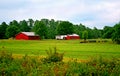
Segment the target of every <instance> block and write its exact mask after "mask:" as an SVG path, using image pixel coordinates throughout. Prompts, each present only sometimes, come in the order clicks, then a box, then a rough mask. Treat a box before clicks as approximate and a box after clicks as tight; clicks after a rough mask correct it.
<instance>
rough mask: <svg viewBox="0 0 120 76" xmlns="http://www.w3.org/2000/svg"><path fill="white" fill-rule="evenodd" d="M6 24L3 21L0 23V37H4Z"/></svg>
mask: <svg viewBox="0 0 120 76" xmlns="http://www.w3.org/2000/svg"><path fill="white" fill-rule="evenodd" d="M7 27H8V25H7V24H6V23H5V22H2V24H1V25H0V39H3V38H6V35H5V32H6V29H7Z"/></svg>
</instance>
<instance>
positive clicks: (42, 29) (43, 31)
mask: <svg viewBox="0 0 120 76" xmlns="http://www.w3.org/2000/svg"><path fill="white" fill-rule="evenodd" d="M33 31H34V32H35V33H36V34H38V35H39V36H40V38H41V39H45V38H46V35H47V27H46V25H45V24H44V23H43V22H42V21H38V20H37V21H35V26H34V28H33Z"/></svg>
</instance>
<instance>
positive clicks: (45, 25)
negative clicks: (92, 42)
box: [0, 19, 120, 43]
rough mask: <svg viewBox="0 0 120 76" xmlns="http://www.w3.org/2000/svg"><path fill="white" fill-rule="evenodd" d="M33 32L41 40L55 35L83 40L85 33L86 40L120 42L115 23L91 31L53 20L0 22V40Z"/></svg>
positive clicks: (118, 25)
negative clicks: (74, 36)
mask: <svg viewBox="0 0 120 76" xmlns="http://www.w3.org/2000/svg"><path fill="white" fill-rule="evenodd" d="M30 31H32V32H35V33H36V34H38V35H40V37H41V39H54V38H55V36H56V35H65V34H73V33H76V34H78V35H79V36H80V37H81V38H84V34H85V33H86V35H87V36H85V38H87V39H97V38H107V39H110V38H111V39H112V40H113V41H115V42H116V41H117V43H119V42H120V22H119V23H116V24H115V25H114V26H113V27H111V26H104V28H103V29H98V28H96V27H94V28H93V29H91V28H89V27H86V26H85V25H83V24H81V23H80V24H78V25H75V24H72V23H71V22H69V21H55V20H54V19H51V20H49V19H41V20H35V21H34V20H33V19H28V20H22V21H19V22H18V21H17V20H13V21H11V22H9V24H7V23H6V22H2V23H1V24H0V39H6V38H11V37H13V38H14V37H15V35H16V34H18V33H19V32H30Z"/></svg>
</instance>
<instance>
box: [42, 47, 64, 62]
mask: <svg viewBox="0 0 120 76" xmlns="http://www.w3.org/2000/svg"><path fill="white" fill-rule="evenodd" d="M53 51H54V52H53ZM53 51H52V49H49V50H46V53H47V57H46V58H44V59H43V62H48V63H50V62H60V61H62V60H63V56H64V53H58V52H57V48H56V47H54V50H53Z"/></svg>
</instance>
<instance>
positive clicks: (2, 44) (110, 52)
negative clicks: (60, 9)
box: [0, 40, 120, 59]
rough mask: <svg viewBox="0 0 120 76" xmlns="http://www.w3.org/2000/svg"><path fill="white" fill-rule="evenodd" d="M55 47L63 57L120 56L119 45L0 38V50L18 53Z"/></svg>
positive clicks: (34, 53) (35, 53)
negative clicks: (63, 54)
mask: <svg viewBox="0 0 120 76" xmlns="http://www.w3.org/2000/svg"><path fill="white" fill-rule="evenodd" d="M54 47H57V49H58V52H64V53H65V57H68V58H79V59H87V58H90V57H96V56H103V57H106V58H111V57H120V45H117V44H113V43H112V42H106V43H80V40H39V41H36V40H35V41H34V40H29V41H26V40H0V50H6V51H9V52H11V53H12V54H20V55H25V54H28V55H45V56H46V52H45V50H49V49H50V48H51V49H53V48H54Z"/></svg>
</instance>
